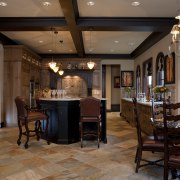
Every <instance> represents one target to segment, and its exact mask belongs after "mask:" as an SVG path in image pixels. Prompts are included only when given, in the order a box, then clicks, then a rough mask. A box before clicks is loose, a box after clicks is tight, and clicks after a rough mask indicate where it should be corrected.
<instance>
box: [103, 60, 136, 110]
mask: <svg viewBox="0 0 180 180" xmlns="http://www.w3.org/2000/svg"><path fill="white" fill-rule="evenodd" d="M102 65H107V66H108V65H109V66H111V65H120V71H125V70H127V71H134V60H128V59H127V60H120V59H117V60H114V59H106V60H101V67H102ZM109 66H108V67H109ZM101 76H102V73H101ZM101 79H102V77H101ZM107 79H108V82H107ZM109 79H111V71H110V70H109V69H108V70H107V69H106V98H107V109H108V110H109V109H111V104H112V102H111V96H112V95H111V94H112V92H111V88H110V87H109V86H110V85H111V84H109V85H108V84H107V83H111V80H109ZM101 87H102V81H101ZM122 91H123V88H121V87H120V92H122ZM121 94H122V93H120V97H119V104H121ZM120 108H121V105H120Z"/></svg>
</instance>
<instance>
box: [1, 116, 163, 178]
mask: <svg viewBox="0 0 180 180" xmlns="http://www.w3.org/2000/svg"><path fill="white" fill-rule="evenodd" d="M17 134H18V129H17V128H2V129H0V179H2V180H39V179H41V180H55V179H62V180H66V179H75V180H146V179H147V180H155V179H157V180H160V179H163V168H161V167H156V166H149V167H144V168H141V169H140V170H139V173H135V163H134V156H135V151H136V144H137V140H136V130H135V128H132V127H131V126H130V125H129V124H128V123H127V122H126V121H124V120H123V119H122V118H121V117H119V113H107V140H108V143H107V144H103V143H101V144H100V148H99V149H98V148H97V143H96V142H91V141H87V142H85V143H84V144H85V145H84V146H85V147H84V148H80V143H79V142H78V143H75V144H70V145H59V144H53V143H51V144H50V145H47V144H46V141H44V140H42V139H41V140H40V141H39V142H37V141H36V139H35V138H34V139H33V138H31V139H30V142H29V148H28V149H27V150H26V149H24V146H23V143H22V144H21V145H20V146H17V144H16V141H17ZM24 140H25V139H24V138H23V142H24ZM143 156H145V157H147V158H152V157H154V156H157V158H158V157H159V156H161V154H157V155H156V154H152V153H143Z"/></svg>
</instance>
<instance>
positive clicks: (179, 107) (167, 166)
mask: <svg viewBox="0 0 180 180" xmlns="http://www.w3.org/2000/svg"><path fill="white" fill-rule="evenodd" d="M168 112H171V113H168ZM163 116H164V180H167V179H168V176H169V170H171V173H172V178H173V179H175V178H177V177H178V178H180V175H178V174H177V169H179V170H180V103H174V104H173V103H170V104H167V103H165V102H164V103H163Z"/></svg>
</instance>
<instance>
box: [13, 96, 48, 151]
mask: <svg viewBox="0 0 180 180" xmlns="http://www.w3.org/2000/svg"><path fill="white" fill-rule="evenodd" d="M15 104H16V107H17V120H18V127H19V137H18V140H17V144H18V145H20V144H21V137H22V135H24V136H26V142H25V145H24V147H25V148H26V149H27V148H28V146H29V145H28V142H29V137H32V136H36V137H37V140H38V141H39V139H40V136H41V133H42V131H41V120H43V121H46V128H45V137H46V140H47V143H48V144H50V142H49V140H48V124H49V117H48V115H47V114H46V112H45V111H44V110H41V109H35V108H33V109H30V108H29V107H28V106H27V104H26V103H25V101H24V99H23V98H22V97H19V96H17V97H16V98H15ZM32 122H34V129H32V128H30V127H29V124H30V123H32ZM23 126H24V127H25V128H24V129H25V131H23Z"/></svg>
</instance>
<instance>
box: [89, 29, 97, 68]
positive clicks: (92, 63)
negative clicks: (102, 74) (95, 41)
mask: <svg viewBox="0 0 180 180" xmlns="http://www.w3.org/2000/svg"><path fill="white" fill-rule="evenodd" d="M89 33H90V34H89V38H90V41H89V42H90V43H89V44H90V45H89V47H90V48H89V51H92V42H91V33H92V32H91V30H90V31H89ZM94 65H95V63H94V62H93V61H91V57H90V61H89V62H87V66H88V68H89V69H93V68H94Z"/></svg>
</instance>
